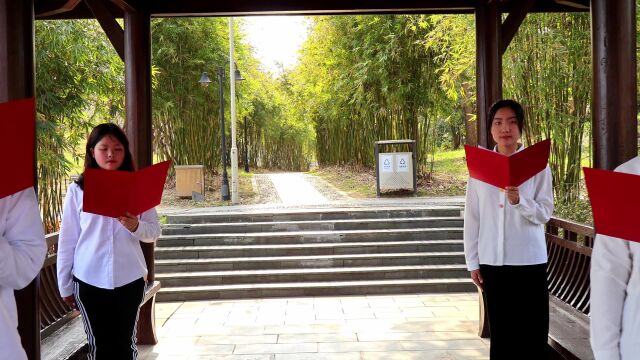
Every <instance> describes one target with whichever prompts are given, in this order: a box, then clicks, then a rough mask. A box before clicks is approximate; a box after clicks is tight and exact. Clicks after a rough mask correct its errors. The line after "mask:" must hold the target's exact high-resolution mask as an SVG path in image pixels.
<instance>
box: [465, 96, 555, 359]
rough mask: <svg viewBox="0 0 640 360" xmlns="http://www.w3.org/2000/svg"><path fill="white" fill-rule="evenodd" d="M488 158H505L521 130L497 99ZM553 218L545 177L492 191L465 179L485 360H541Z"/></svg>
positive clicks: (514, 110) (519, 120) (469, 257)
mask: <svg viewBox="0 0 640 360" xmlns="http://www.w3.org/2000/svg"><path fill="white" fill-rule="evenodd" d="M489 119H491V135H492V137H493V140H494V141H495V142H496V147H495V148H494V150H495V151H497V152H499V153H501V154H504V155H507V156H509V155H512V154H514V153H515V152H517V151H520V150H522V149H523V146H522V145H521V144H519V143H518V141H519V140H520V136H521V133H522V128H523V125H524V111H523V109H522V106H521V105H520V104H518V103H517V102H515V101H513V100H500V101H498V102H496V103H495V104H493V106H492V107H491V110H490V112H489ZM552 213H553V191H552V186H551V171H550V169H549V167H548V166H547V167H546V169H545V170H543V171H541V172H539V173H538V174H536V175H534V176H533V177H532V178H530V179H528V180H527V181H525V182H524V183H523V184H521V185H520V186H518V187H506V188H505V189H500V188H497V187H495V186H493V185H490V184H487V183H484V182H481V181H479V180H476V179H473V178H469V180H468V183H467V194H466V203H465V211H464V251H465V258H466V263H467V268H468V269H469V271H470V272H471V278H472V279H473V281H474V283H475V284H476V285H477V286H478V287H480V288H482V289H483V290H484V293H485V297H486V301H487V312H488V317H489V329H490V331H491V349H490V353H491V359H492V360H496V359H498V360H499V359H536V360H539V359H546V358H547V354H546V351H547V337H548V332H549V300H548V290H547V275H546V269H547V249H546V243H545V235H544V224H545V223H546V222H547V221H549V218H551V214H552Z"/></svg>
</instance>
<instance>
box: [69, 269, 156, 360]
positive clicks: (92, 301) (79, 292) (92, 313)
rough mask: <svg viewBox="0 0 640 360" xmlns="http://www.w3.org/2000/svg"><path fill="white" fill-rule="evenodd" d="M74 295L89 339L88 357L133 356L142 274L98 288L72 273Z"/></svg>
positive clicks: (102, 359)
mask: <svg viewBox="0 0 640 360" xmlns="http://www.w3.org/2000/svg"><path fill="white" fill-rule="evenodd" d="M73 280H74V286H75V289H74V295H75V299H76V304H77V305H78V308H79V309H80V312H81V313H82V321H83V322H84V330H85V332H86V334H87V340H88V342H89V359H96V360H129V359H133V360H135V359H136V358H137V356H138V349H137V348H136V324H137V322H138V308H139V307H140V304H141V303H142V300H143V298H144V286H145V284H144V280H143V279H142V278H140V279H138V280H136V281H133V282H131V283H129V284H126V285H124V286H121V287H117V288H115V289H113V290H108V289H102V288H98V287H95V286H92V285H89V284H87V283H84V282H82V281H80V280H78V279H76V278H75V277H74V278H73Z"/></svg>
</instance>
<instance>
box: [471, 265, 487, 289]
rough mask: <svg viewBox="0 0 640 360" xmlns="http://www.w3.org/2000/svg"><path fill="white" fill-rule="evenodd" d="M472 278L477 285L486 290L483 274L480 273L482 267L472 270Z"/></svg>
mask: <svg viewBox="0 0 640 360" xmlns="http://www.w3.org/2000/svg"><path fill="white" fill-rule="evenodd" d="M471 280H473V283H474V284H476V286H477V287H479V288H480V289H482V290H484V279H483V278H482V274H480V269H477V270H473V271H471Z"/></svg>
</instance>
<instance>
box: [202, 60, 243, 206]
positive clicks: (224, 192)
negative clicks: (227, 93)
mask: <svg viewBox="0 0 640 360" xmlns="http://www.w3.org/2000/svg"><path fill="white" fill-rule="evenodd" d="M234 80H235V81H240V80H244V78H243V77H242V75H240V70H237V69H236V70H235V71H234ZM198 82H199V83H200V85H202V86H203V87H207V86H209V84H210V83H211V80H210V79H209V75H208V74H207V72H206V71H205V72H203V73H202V75H201V76H200V80H199V81H198ZM218 82H219V85H220V86H219V87H220V96H219V98H220V136H221V137H222V140H221V141H222V142H221V144H220V149H221V152H222V188H221V189H220V195H221V196H222V200H231V196H230V195H229V177H228V176H227V143H226V136H225V127H224V68H223V67H221V66H219V67H218Z"/></svg>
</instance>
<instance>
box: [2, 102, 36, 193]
mask: <svg viewBox="0 0 640 360" xmlns="http://www.w3.org/2000/svg"><path fill="white" fill-rule="evenodd" d="M0 129H1V130H0V153H1V154H3V155H4V156H3V161H4V164H3V168H4V169H5V171H6V174H3V176H0V199H1V198H4V197H6V196H9V195H12V194H15V193H17V192H18V191H21V190H24V189H27V188H30V187H32V186H33V178H34V176H33V164H34V159H33V156H34V150H35V147H34V142H35V132H36V101H35V99H34V98H30V99H22V100H14V101H9V102H6V103H2V104H0Z"/></svg>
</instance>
